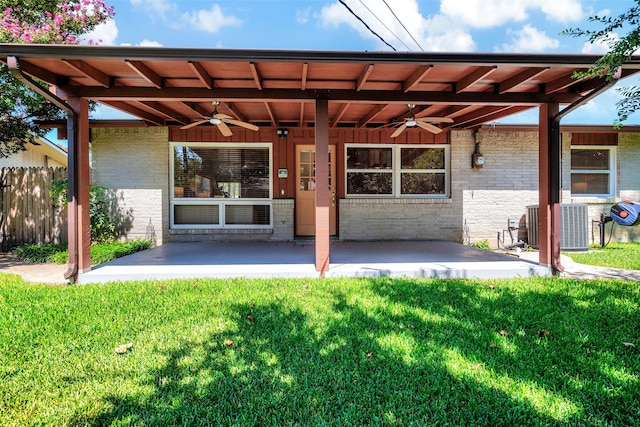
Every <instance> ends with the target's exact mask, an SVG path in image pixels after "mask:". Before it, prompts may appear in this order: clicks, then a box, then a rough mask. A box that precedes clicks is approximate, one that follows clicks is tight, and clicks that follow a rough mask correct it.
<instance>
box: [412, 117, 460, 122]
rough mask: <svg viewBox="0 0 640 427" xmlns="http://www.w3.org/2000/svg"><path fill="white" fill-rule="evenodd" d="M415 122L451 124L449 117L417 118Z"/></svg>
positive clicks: (451, 120)
mask: <svg viewBox="0 0 640 427" xmlns="http://www.w3.org/2000/svg"><path fill="white" fill-rule="evenodd" d="M416 120H417V121H420V120H422V121H425V122H430V123H453V119H450V118H449V117H419V118H418V119H416Z"/></svg>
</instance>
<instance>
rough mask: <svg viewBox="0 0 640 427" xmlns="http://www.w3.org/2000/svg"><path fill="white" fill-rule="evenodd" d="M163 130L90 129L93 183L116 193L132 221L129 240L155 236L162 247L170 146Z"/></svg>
mask: <svg viewBox="0 0 640 427" xmlns="http://www.w3.org/2000/svg"><path fill="white" fill-rule="evenodd" d="M167 140H168V132H167V129H166V128H160V127H158V128H124V129H111V128H109V129H93V130H92V140H91V148H92V175H91V181H92V183H93V184H98V185H103V186H105V187H109V188H112V189H114V190H115V191H116V194H117V196H118V198H119V199H120V203H121V209H122V210H123V211H124V212H125V213H127V214H130V216H131V218H132V221H131V224H130V229H129V231H128V233H127V238H128V239H133V238H137V237H149V236H150V235H152V234H154V235H155V239H156V243H157V244H158V245H161V244H162V243H163V241H164V240H165V236H166V231H167V230H168V228H169V216H168V212H169V211H168V202H169V194H168V188H169V185H168V183H169V143H168V142H167Z"/></svg>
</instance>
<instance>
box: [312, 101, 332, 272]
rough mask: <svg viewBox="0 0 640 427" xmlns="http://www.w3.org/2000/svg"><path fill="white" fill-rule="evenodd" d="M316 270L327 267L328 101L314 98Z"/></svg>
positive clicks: (323, 269) (321, 270)
mask: <svg viewBox="0 0 640 427" xmlns="http://www.w3.org/2000/svg"><path fill="white" fill-rule="evenodd" d="M315 134H316V140H315V144H316V230H315V238H316V271H319V272H320V276H321V277H324V274H325V272H326V271H327V270H328V269H329V101H328V100H327V99H317V100H316V124H315Z"/></svg>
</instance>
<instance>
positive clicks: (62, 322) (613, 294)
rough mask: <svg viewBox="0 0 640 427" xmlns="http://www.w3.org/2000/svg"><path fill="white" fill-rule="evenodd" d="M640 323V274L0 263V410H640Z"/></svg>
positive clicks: (41, 415) (286, 416)
mask: <svg viewBox="0 0 640 427" xmlns="http://www.w3.org/2000/svg"><path fill="white" fill-rule="evenodd" d="M638 325H640V283H637V282H624V281H605V280H602V281H578V280H570V279H554V278H537V279H520V280H503V281H480V280H426V279H425V280H408V279H391V278H383V279H340V280H338V279H325V280H320V279H318V280H298V279H296V280H293V279H291V280H245V279H235V280H228V281H224V280H180V281H178V280H174V281H164V282H154V281H150V282H137V283H133V282H127V283H111V284H104V285H83V286H54V287H46V286H37V285H36V286H34V285H27V284H25V283H24V282H22V281H21V280H20V279H19V278H18V277H17V276H10V275H0V343H2V351H0V425H3V426H14V425H52V426H53V425H55V426H60V425H89V426H124V425H145V426H155V425H157V426H160V425H162V426H164V425H190V426H191V425H265V426H269V425H273V426H276V425H277V426H282V425H328V426H339V425H380V426H382V425H402V426H404V425H491V426H500V425H522V426H524V425H571V426H577V425H578V426H579V425H584V426H587V425H589V426H618V425H620V426H629V425H640V394H639V393H638V390H639V389H640V352H639V348H640V341H639V338H638V336H639V334H638V332H639V331H640V329H639V326H638ZM129 342H131V343H132V344H133V346H132V348H131V349H130V350H129V351H127V352H126V353H125V354H116V352H115V351H114V348H115V347H116V346H119V345H122V344H125V343H129Z"/></svg>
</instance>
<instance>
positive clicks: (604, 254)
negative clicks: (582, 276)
mask: <svg viewBox="0 0 640 427" xmlns="http://www.w3.org/2000/svg"><path fill="white" fill-rule="evenodd" d="M565 255H567V256H569V257H571V259H573V260H574V261H575V262H579V263H580V264H587V265H597V266H602V267H613V268H626V269H630V270H640V242H627V243H619V242H611V243H609V244H608V245H607V246H605V247H604V248H603V247H601V246H600V245H596V246H592V247H591V250H589V252H567V253H565Z"/></svg>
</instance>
